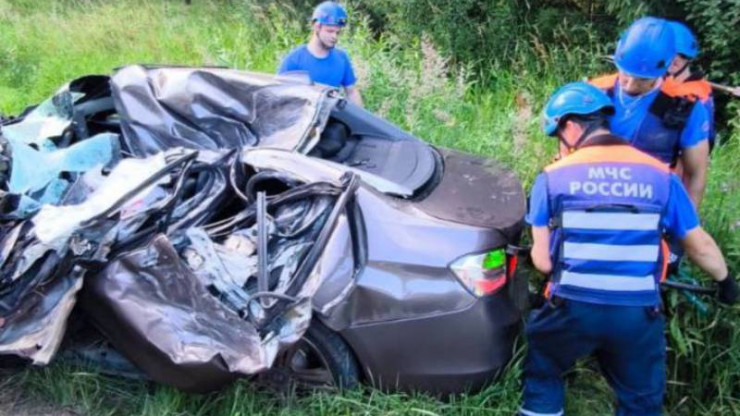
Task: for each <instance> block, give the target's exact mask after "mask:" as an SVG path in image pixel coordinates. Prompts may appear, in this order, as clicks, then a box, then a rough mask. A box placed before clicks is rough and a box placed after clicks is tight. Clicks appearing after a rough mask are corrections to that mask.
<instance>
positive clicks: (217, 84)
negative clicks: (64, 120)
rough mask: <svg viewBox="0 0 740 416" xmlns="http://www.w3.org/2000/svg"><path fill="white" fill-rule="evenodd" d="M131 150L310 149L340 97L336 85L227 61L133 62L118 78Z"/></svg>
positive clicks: (115, 88)
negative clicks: (214, 64) (217, 64)
mask: <svg viewBox="0 0 740 416" xmlns="http://www.w3.org/2000/svg"><path fill="white" fill-rule="evenodd" d="M111 89H112V93H113V98H114V103H115V107H116V110H117V111H118V114H119V115H120V117H121V129H122V131H123V135H124V141H125V143H126V145H127V147H128V149H129V151H130V152H131V153H133V154H134V155H136V156H147V155H152V154H154V153H157V152H159V151H162V150H165V149H169V148H173V147H184V148H189V149H209V150H215V149H225V148H226V149H232V148H241V147H256V146H259V147H274V148H279V149H286V150H295V151H298V152H300V153H308V152H309V151H310V150H311V149H312V148H313V147H314V146H315V145H316V143H317V142H318V140H319V135H320V134H321V130H322V129H323V127H324V125H325V124H326V121H327V119H328V117H329V113H330V112H331V110H332V108H334V105H335V104H336V102H337V100H338V98H336V96H335V95H336V94H335V93H334V92H335V90H333V89H331V88H328V87H318V86H316V87H313V86H308V85H303V84H297V83H285V82H282V81H280V80H278V79H275V78H274V77H271V76H267V75H262V74H255V73H250V72H245V71H237V70H232V69H222V68H154V69H147V68H145V67H143V66H129V67H125V68H122V69H120V70H119V71H118V72H117V73H116V74H115V75H114V76H113V77H112V78H111Z"/></svg>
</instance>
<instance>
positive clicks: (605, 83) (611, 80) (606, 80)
mask: <svg viewBox="0 0 740 416" xmlns="http://www.w3.org/2000/svg"><path fill="white" fill-rule="evenodd" d="M588 83H589V84H591V85H593V86H595V87H597V88H600V89H602V90H608V89H611V88H614V85H615V84H616V83H617V74H609V75H602V76H600V77H596V78H593V79H590V80H588Z"/></svg>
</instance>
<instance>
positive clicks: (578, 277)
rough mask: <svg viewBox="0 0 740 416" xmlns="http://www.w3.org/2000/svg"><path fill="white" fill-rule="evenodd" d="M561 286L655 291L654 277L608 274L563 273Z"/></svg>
mask: <svg viewBox="0 0 740 416" xmlns="http://www.w3.org/2000/svg"><path fill="white" fill-rule="evenodd" d="M560 284H561V285H569V286H578V287H582V288H586V289H596V290H612V291H625V292H638V291H645V290H655V277H654V276H653V275H648V276H644V277H630V276H615V275H610V274H590V273H573V272H569V271H567V270H566V271H564V272H563V274H562V276H560Z"/></svg>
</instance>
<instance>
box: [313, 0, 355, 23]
mask: <svg viewBox="0 0 740 416" xmlns="http://www.w3.org/2000/svg"><path fill="white" fill-rule="evenodd" d="M311 23H319V24H322V25H327V26H340V27H343V26H344V25H346V24H347V11H346V10H345V9H344V7H342V5H341V4H339V3H337V2H335V1H325V2H323V3H321V4H319V5H318V6H316V8H315V9H314V11H313V15H311Z"/></svg>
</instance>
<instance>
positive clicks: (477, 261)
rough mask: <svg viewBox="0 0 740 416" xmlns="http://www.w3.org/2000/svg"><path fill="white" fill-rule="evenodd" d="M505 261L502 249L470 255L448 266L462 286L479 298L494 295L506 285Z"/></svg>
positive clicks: (506, 261) (509, 259) (505, 256)
mask: <svg viewBox="0 0 740 416" xmlns="http://www.w3.org/2000/svg"><path fill="white" fill-rule="evenodd" d="M507 263H510V264H509V266H510V267H511V266H513V267H516V263H513V264H511V258H510V257H509V258H508V259H507V255H506V251H505V250H504V249H497V250H492V251H489V252H487V253H482V254H471V255H467V256H464V257H461V258H459V259H457V260H455V262H453V263H452V264H451V265H450V269H451V270H452V272H453V273H455V275H456V276H457V278H458V279H460V281H461V282H462V284H463V285H464V286H465V287H467V288H468V289H469V290H470V291H471V292H473V294H474V295H476V296H478V297H481V296H486V295H491V294H494V293H496V292H497V291H498V290H499V289H501V288H502V287H503V286H504V285H505V284H506V278H507V270H506V269H507Z"/></svg>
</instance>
